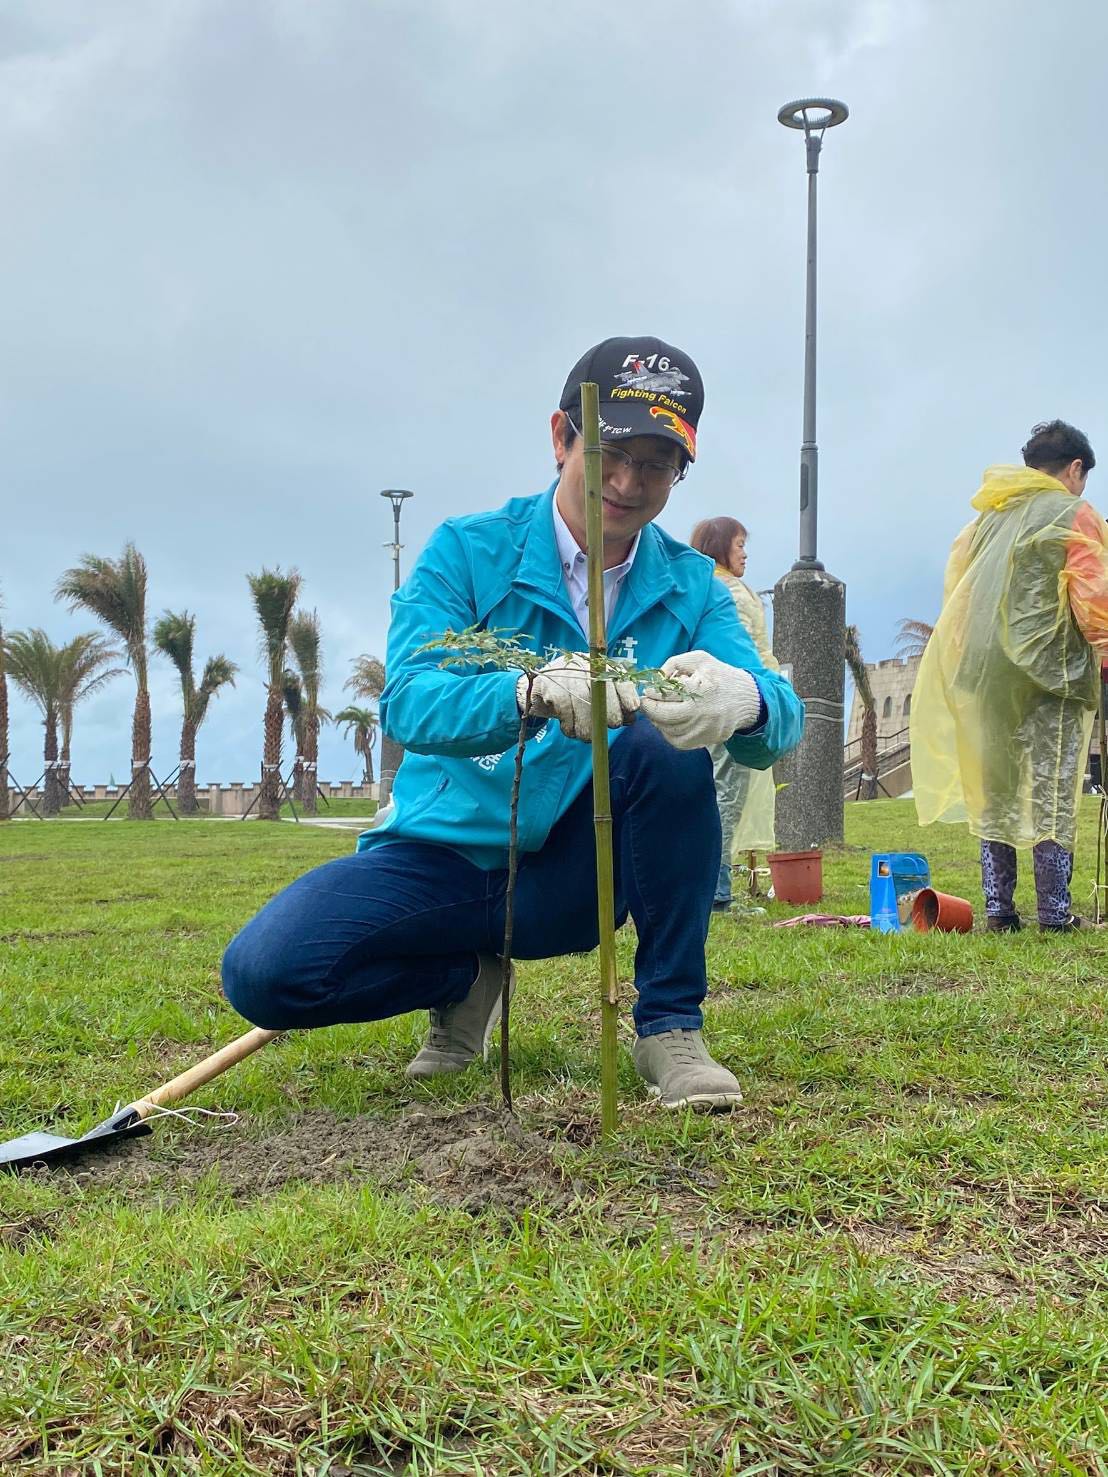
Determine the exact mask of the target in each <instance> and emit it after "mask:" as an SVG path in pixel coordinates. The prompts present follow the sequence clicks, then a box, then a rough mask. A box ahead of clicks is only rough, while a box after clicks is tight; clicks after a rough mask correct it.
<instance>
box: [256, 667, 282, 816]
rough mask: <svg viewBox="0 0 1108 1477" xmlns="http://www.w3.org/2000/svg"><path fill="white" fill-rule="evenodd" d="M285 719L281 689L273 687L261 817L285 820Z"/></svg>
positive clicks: (268, 711) (267, 709) (268, 710)
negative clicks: (282, 760)
mask: <svg viewBox="0 0 1108 1477" xmlns="http://www.w3.org/2000/svg"><path fill="white" fill-rule="evenodd" d="M284 722H285V705H284V702H283V701H282V698H281V689H280V688H279V687H278V686H276V685H274V686H272V687H270V689H269V697H268V699H267V701H266V705H265V744H264V746H263V748H262V792H261V795H260V796H259V798H258V819H259V820H263V821H278V820H280V819H281V786H280V783H279V781H280V777H281V730H282V728H283V727H284Z"/></svg>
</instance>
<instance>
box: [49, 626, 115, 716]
mask: <svg viewBox="0 0 1108 1477" xmlns="http://www.w3.org/2000/svg"><path fill="white" fill-rule="evenodd" d="M124 660H125V657H124V654H123V652H121V651H119V650H118V649H117V648H116V647H114V646H113V645H112V644H111V642H109V641H106V640H105V639H104V637H103V636H98V635H97V634H96V633H95V632H94V631H86V632H85V634H84V635H83V636H75V637H74V638H73V640H72V641H68V642H67V643H66V644H65V645H64V646H63V647H62V648H61V649H60V651H59V653H58V665H59V673H60V691H59V701H60V703H61V706H62V708H63V709H65V708H73V707H74V706H75V705H76V704H77V703H79V702H81V701H82V700H83V699H84V698H86V697H89V696H90V695H91V694H92V693H94V692H96V691H97V689H98V688H101V687H103V686H104V684H105V683H106V682H111V681H112V679H113V678H115V677H120V676H122V675H123V671H124V668H123V667H116V666H112V665H111V663H112V662H121V661H124Z"/></svg>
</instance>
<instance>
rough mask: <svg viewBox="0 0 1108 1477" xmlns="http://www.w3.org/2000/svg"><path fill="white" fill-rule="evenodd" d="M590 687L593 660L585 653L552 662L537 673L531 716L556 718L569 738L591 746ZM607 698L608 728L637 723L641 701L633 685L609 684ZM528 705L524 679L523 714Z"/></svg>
mask: <svg viewBox="0 0 1108 1477" xmlns="http://www.w3.org/2000/svg"><path fill="white" fill-rule="evenodd" d="M589 683H590V676H589V659H588V656H587V655H586V654H585V653H584V652H578V651H573V652H570V654H569V655H568V656H565V657H559V658H558V659H557V661H553V662H548V663H547V665H546V666H545V667H541V668H540V669H539V671H538V672H536V673H535V679H534V683H533V685H532V687H531V709H530V711H531V715H532V716H533V717H535V718H556V719H557V720H558V722H559V723H560V724H561V725H562V732H563V733H564V734H565V736H566V737H567V738H575V739H584V740H585V742H586V743H587V742H589V741H590V740H591V739H592V693H591V691H590V687H589ZM604 694H605V697H606V698H607V712H606V714H605V717H606V720H607V727H608V728H622V727H623V726H624V724H627V723H631V722H633V721H634V718H635V715H636V714H637V713H638V711H639V703H640V701H641V699H640V698H639V693H638V688H637V687H636V686H635V684H634V683H633V682H611V681H609V682H605V684H604ZM526 701H527V678H526V677H520V679H519V681H518V682H517V683H516V703H517V704H518V706H519V711H520V712H521V713H522V712H523V706H524V704H525V703H526Z"/></svg>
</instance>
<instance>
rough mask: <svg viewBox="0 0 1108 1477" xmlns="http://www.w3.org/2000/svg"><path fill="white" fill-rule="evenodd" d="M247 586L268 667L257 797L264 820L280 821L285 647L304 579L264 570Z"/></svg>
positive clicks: (252, 576)
mask: <svg viewBox="0 0 1108 1477" xmlns="http://www.w3.org/2000/svg"><path fill="white" fill-rule="evenodd" d="M246 579H247V583H248V584H249V586H250V593H251V595H252V596H253V597H254V609H255V611H256V613H257V616H258V625H259V627H260V636H261V641H260V648H261V656H262V660H263V661H264V663H265V667H266V693H267V697H266V705H265V738H264V743H263V747H262V786H261V794H260V795H259V797H258V816H259V818H260V819H261V820H266V821H275V820H279V819H280V814H281V807H280V793H281V791H280V779H281V730H282V729H283V727H284V723H285V704H284V682H285V647H286V645H287V644H288V635H289V622H290V621H291V619H292V612H293V607H294V606H295V604H296V597H297V596H298V595H299V593H300V585H301V578H300V574H299V572H298V571H297V570H295V569H290V570H289V572H288V574H282V573H281V571H280V569H263V570H262V572H261V574H248V575H247V576H246Z"/></svg>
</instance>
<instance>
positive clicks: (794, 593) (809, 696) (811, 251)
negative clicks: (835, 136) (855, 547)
mask: <svg viewBox="0 0 1108 1477" xmlns="http://www.w3.org/2000/svg"><path fill="white" fill-rule="evenodd" d="M847 116H848V113H847V108H846V105H845V103H841V102H838V101H837V100H836V99H834V98H825V97H817V98H806V99H801V100H799V101H797V102H791V103H786V104H785V106H784V107H783V108H781V109H780V111H779V112H778V114H777V118H778V121H779V122H781V123H783V124H784V125H785V127H786V128H796V129H803V131H804V143H805V154H806V161H807V172H808V262H807V280H806V291H805V303H804V426H803V439H802V441H801V448H800V551H799V556H798V558H797V560H796V562H795V563H794V564H793V567H792V568H791V569H790V570H789V572H788V574H786V575H784V576H783V578H782V579H780V580H779V581H778V582H777V584H776V585H775V587H774V591H773V650H774V654H775V655H776V657H777V659H778V661H779V662H780V663H781V665H782V667H783V668H784V669H785V670H786V671H787V672H788V674H789V676H790V677H791V679H792V683H793V686H794V687H795V688H796V691H797V693H798V694H799V695H800V697H801V698H803V700H804V706H805V709H806V712H807V723H806V725H805V732H804V738H803V739H802V740H801V743H800V745H799V747H798V748H796V749H795V750H794V751H793V752H792V753H791V754H790V755H788V756H787V757H786V758H785V759H783V760H782V761H781V762H780V764H779V765H778V766H777V780H778V783H779V785H781V786H782V788H780V789H779V790H778V795H777V822H776V825H777V844H778V846H780V847H781V848H782V849H784V850H787V851H793V850H798V851H799V850H804V849H807V848H809V847H818V846H823V845H824V843H825V842H828V841H842V839H843V686H844V681H843V664H844V658H845V635H846V586H845V585H844V584H843V583H842V581H841V580H838V579H836V578H835V577H834V575H831V574H828V573H827V571H826V569H825V568H824V566H823V564H822V563H821V562H820V559H819V555H818V550H817V513H818V492H819V448H818V447H817V445H816V178H817V175H818V173H819V156H820V149H821V148H822V146H823V135H824V132H825V131H826V130H827V129H828V128H834V127H835V126H836V125H837V124H839V123H843V122H845V121H846V118H847Z"/></svg>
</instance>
